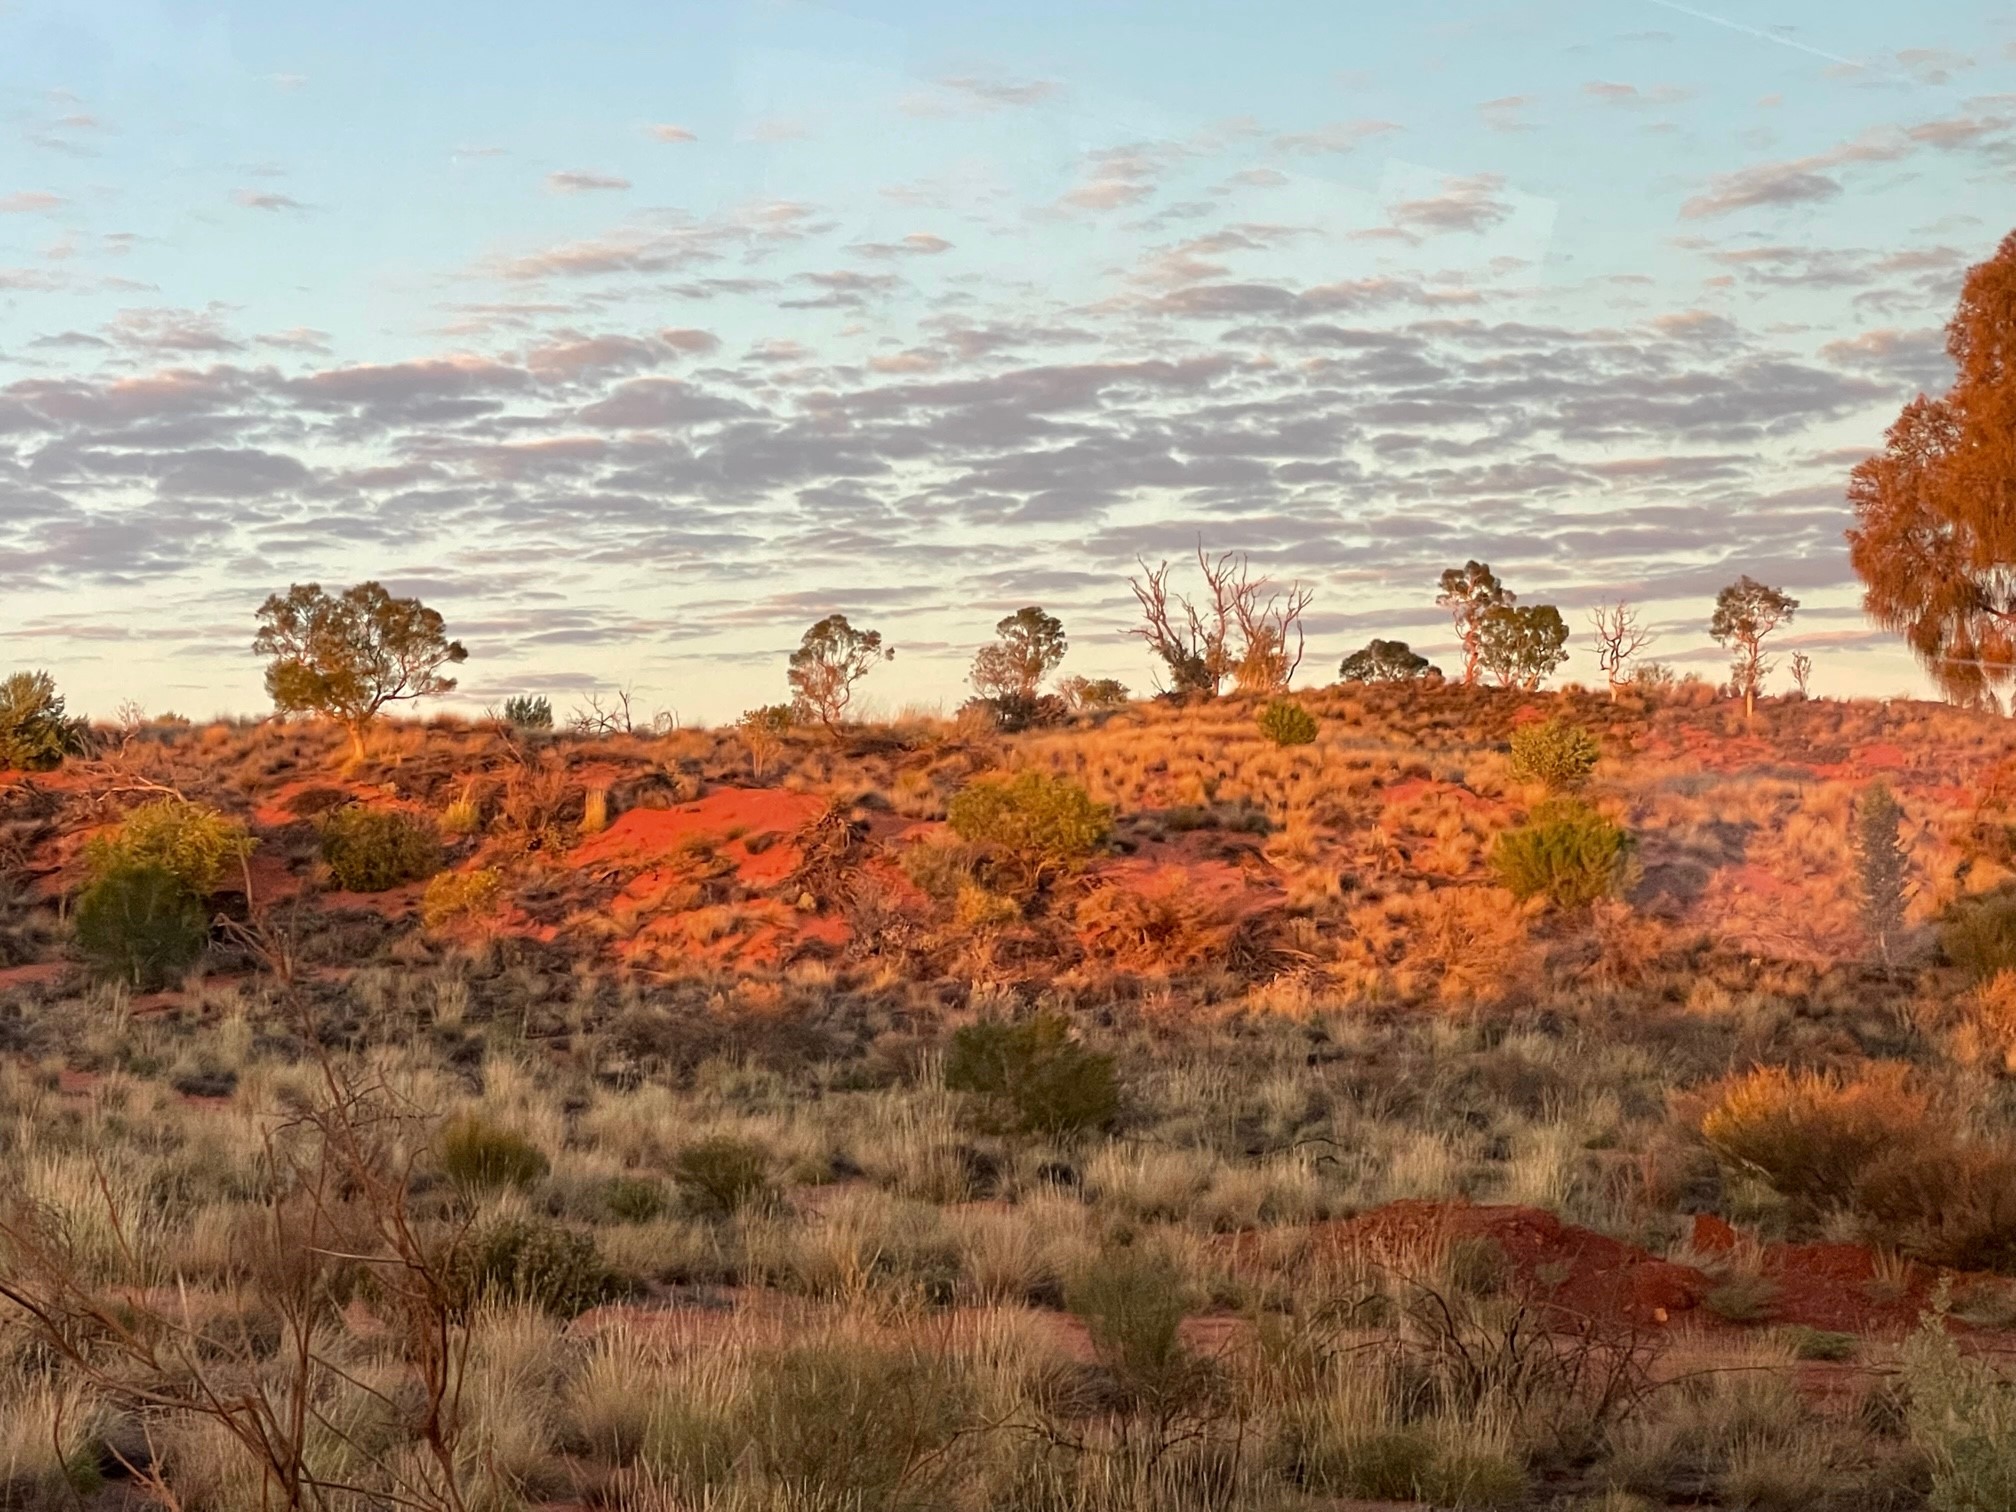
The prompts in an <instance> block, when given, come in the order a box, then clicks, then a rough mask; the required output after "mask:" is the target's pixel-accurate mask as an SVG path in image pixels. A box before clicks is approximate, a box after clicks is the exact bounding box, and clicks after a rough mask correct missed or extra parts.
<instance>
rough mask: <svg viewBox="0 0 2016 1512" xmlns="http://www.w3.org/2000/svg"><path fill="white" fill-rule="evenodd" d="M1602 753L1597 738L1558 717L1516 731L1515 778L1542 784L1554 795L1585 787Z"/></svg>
mask: <svg viewBox="0 0 2016 1512" xmlns="http://www.w3.org/2000/svg"><path fill="white" fill-rule="evenodd" d="M1602 754H1603V751H1602V747H1600V746H1598V745H1597V744H1596V737H1595V736H1594V735H1591V734H1590V733H1589V732H1588V731H1587V730H1585V729H1583V728H1582V727H1581V726H1580V725H1575V724H1570V723H1569V722H1568V721H1567V720H1565V719H1562V718H1561V717H1559V716H1558V715H1557V716H1556V717H1555V718H1553V719H1548V720H1543V721H1535V722H1534V723H1532V724H1525V725H1521V726H1520V727H1519V728H1518V729H1516V730H1514V731H1513V732H1512V775H1513V776H1514V777H1516V778H1518V779H1519V780H1520V781H1521V782H1537V783H1540V784H1542V785H1543V786H1544V787H1545V788H1546V789H1547V790H1548V791H1549V792H1550V793H1568V792H1573V791H1574V790H1575V789H1577V788H1579V787H1581V786H1582V785H1583V784H1584V783H1585V782H1587V781H1588V780H1589V774H1590V773H1591V772H1593V771H1595V770H1596V762H1597V760H1598V758H1599V757H1601V756H1602Z"/></svg>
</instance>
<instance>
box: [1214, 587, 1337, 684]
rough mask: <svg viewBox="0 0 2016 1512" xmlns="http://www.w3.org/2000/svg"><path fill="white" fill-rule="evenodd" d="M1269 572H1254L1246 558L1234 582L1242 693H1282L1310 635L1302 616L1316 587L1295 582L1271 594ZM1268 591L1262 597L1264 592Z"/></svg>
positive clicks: (1236, 667) (1238, 675) (1236, 676)
mask: <svg viewBox="0 0 2016 1512" xmlns="http://www.w3.org/2000/svg"><path fill="white" fill-rule="evenodd" d="M1271 586H1272V583H1271V580H1270V579H1268V578H1264V577H1261V578H1249V577H1248V576H1247V575H1246V562H1245V559H1244V558H1243V557H1242V558H1241V559H1240V562H1239V575H1238V577H1237V579H1236V580H1235V581H1234V582H1233V583H1232V584H1231V598H1232V618H1233V622H1234V624H1235V625H1236V626H1237V627H1238V632H1239V657H1238V660H1237V662H1236V663H1235V664H1234V665H1233V668H1232V676H1233V679H1234V681H1235V683H1236V684H1237V686H1238V688H1239V691H1240V692H1241V693H1283V692H1286V691H1287V688H1288V684H1289V682H1290V680H1292V679H1293V678H1294V676H1295V673H1296V670H1297V669H1298V668H1299V667H1300V666H1301V665H1302V653H1303V650H1304V649H1305V646H1306V643H1307V642H1306V637H1305V636H1304V634H1303V630H1302V616H1303V614H1304V613H1306V612H1307V610H1308V608H1309V605H1310V604H1311V602H1313V601H1314V599H1315V597H1316V591H1315V590H1314V589H1313V588H1307V587H1304V586H1303V585H1302V584H1301V583H1291V584H1290V585H1289V586H1288V588H1287V590H1286V591H1285V592H1282V593H1274V594H1267V590H1268V588H1269V587H1271ZM1262 594H1267V597H1266V598H1265V599H1264V600H1263V599H1262V597H1261V595H1262Z"/></svg>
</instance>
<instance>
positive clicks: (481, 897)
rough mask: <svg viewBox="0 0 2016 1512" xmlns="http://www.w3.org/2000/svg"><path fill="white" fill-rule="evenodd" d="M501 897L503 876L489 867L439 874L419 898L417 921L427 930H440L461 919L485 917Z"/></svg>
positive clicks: (502, 893) (502, 894)
mask: <svg viewBox="0 0 2016 1512" xmlns="http://www.w3.org/2000/svg"><path fill="white" fill-rule="evenodd" d="M503 896H504V874H503V873H502V872H499V871H495V870H493V869H491V868H489V867H484V868H482V869H480V870H477V871H469V872H442V873H441V874H440V875H439V876H437V877H435V878H434V879H433V880H432V881H431V882H429V883H428V884H427V891H426V892H424V893H423V894H421V897H420V921H421V922H422V923H423V924H425V925H426V926H427V927H428V928H429V929H444V928H446V927H447V926H449V925H451V924H456V923H460V922H461V921H462V920H464V919H473V918H477V917H480V916H481V915H483V914H487V913H489V912H490V911H491V910H492V909H494V908H495V907H496V906H497V900H498V899H499V898H501V897H503Z"/></svg>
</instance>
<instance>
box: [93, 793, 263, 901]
mask: <svg viewBox="0 0 2016 1512" xmlns="http://www.w3.org/2000/svg"><path fill="white" fill-rule="evenodd" d="M252 846H253V840H252V837H251V836H250V835H248V834H246V832H245V826H244V825H242V824H239V823H238V822H236V821H235V820H232V819H227V818H226V817H225V816H224V815H222V814H220V813H218V812H217V810H215V809H213V808H210V807H208V806H207V805H205V804H201V803H190V802H188V801H187V800H185V799H181V798H160V799H157V800H155V801H154V802H152V803H143V804H142V805H141V806H140V807H139V808H136V809H134V810H133V811H132V812H131V813H130V814H128V815H127V816H126V817H125V819H123V820H122V821H121V822H120V824H119V827H118V829H116V830H114V831H113V832H112V833H111V834H109V835H99V836H96V837H94V838H93V839H92V840H91V842H90V844H89V845H87V846H86V847H85V852H84V855H85V861H86V864H88V865H89V866H90V868H91V871H92V874H93V875H94V876H101V877H102V876H105V875H106V874H107V873H110V872H114V871H119V870H123V869H131V868H134V867H148V866H153V867H159V868H160V869H161V870H162V871H165V872H167V873H168V874H169V875H170V876H172V877H174V878H175V879H176V880H177V881H178V882H180V883H181V884H182V885H183V886H184V887H186V888H187V889H188V890H189V892H190V893H191V894H192V895H193V896H195V897H199V898H201V897H206V896H208V895H209V894H210V893H213V892H215V891H216V890H217V887H218V884H219V883H221V882H223V881H224V879H225V877H226V876H227V875H228V873H229V872H230V870H231V868H232V867H234V866H236V865H237V864H239V863H240V862H242V861H243V860H244V859H245V858H246V857H247V856H249V855H251V854H252Z"/></svg>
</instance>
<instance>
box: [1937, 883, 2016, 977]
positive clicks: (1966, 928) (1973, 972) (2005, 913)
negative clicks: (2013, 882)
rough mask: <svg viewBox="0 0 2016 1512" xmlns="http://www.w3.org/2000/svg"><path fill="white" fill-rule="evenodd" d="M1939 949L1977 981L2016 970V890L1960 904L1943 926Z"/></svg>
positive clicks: (1949, 914)
mask: <svg viewBox="0 0 2016 1512" xmlns="http://www.w3.org/2000/svg"><path fill="white" fill-rule="evenodd" d="M1939 948H1940V949H1941V950H1943V951H1945V952H1946V959H1947V960H1949V961H1951V962H1952V963H1953V964H1954V965H1955V966H1958V967H1959V968H1960V969H1961V970H1962V971H1964V972H1966V973H1967V975H1968V976H1969V977H1971V978H1972V979H1973V980H1974V981H1977V982H1985V981H1987V980H1988V979H1989V978H1991V977H1993V976H1994V975H1996V973H1998V972H2002V971H2008V970H2011V969H2016V892H1995V893H1988V894H1985V895H1984V896H1982V897H1978V898H1968V899H1965V900H1963V901H1961V902H1959V903H1956V904H1955V905H1954V906H1953V908H1952V910H1951V911H1950V912H1949V913H1948V914H1947V916H1946V921H1945V923H1943V924H1941V925H1940V926H1939Z"/></svg>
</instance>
